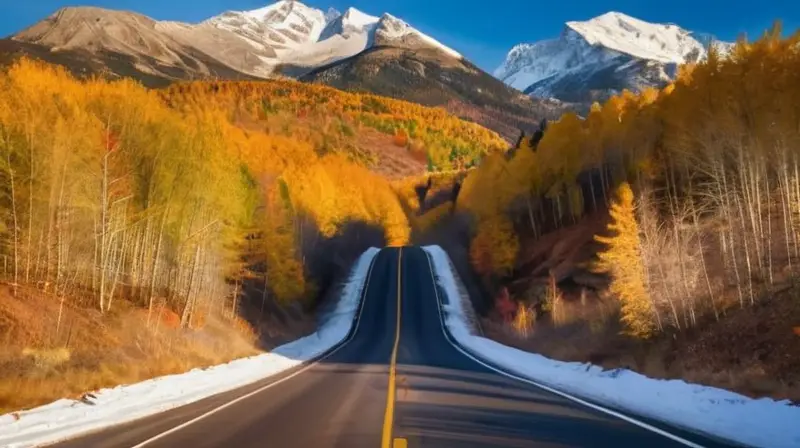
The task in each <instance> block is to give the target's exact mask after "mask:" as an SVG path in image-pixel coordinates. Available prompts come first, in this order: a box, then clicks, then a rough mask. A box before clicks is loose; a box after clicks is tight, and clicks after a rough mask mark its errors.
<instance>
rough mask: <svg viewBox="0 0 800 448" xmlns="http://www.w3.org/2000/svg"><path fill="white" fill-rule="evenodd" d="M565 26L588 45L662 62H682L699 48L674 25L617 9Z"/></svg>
mask: <svg viewBox="0 0 800 448" xmlns="http://www.w3.org/2000/svg"><path fill="white" fill-rule="evenodd" d="M566 26H567V28H568V29H571V30H573V31H575V32H576V33H578V34H579V35H581V36H582V37H583V38H584V39H585V40H586V41H587V42H588V43H589V44H590V45H600V46H603V47H606V48H609V49H611V50H615V51H618V52H620V53H624V54H628V55H631V56H634V57H638V58H642V59H647V60H652V61H658V62H663V63H682V62H684V59H685V55H686V54H687V53H689V52H691V51H693V50H697V49H698V47H702V46H701V45H700V44H699V42H697V40H695V39H693V38H692V37H691V33H689V32H688V31H686V30H684V29H683V28H681V27H679V26H677V25H674V24H662V23H650V22H645V21H644V20H640V19H637V18H635V17H631V16H629V15H626V14H623V13H621V12H616V11H612V12H607V13H605V14H603V15H600V16H597V17H595V18H592V19H589V20H587V21H584V22H567V24H566ZM700 49H702V48H700Z"/></svg>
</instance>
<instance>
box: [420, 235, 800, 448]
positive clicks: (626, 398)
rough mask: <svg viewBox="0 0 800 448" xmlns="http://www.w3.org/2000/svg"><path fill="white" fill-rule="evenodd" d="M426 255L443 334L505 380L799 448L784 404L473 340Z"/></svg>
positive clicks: (440, 260)
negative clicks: (439, 293) (438, 291)
mask: <svg viewBox="0 0 800 448" xmlns="http://www.w3.org/2000/svg"><path fill="white" fill-rule="evenodd" d="M424 249H425V251H426V252H427V253H428V254H429V255H430V257H431V260H432V263H433V266H434V270H435V272H436V277H437V282H438V284H439V286H440V287H441V288H442V290H443V291H444V293H445V297H443V298H442V301H443V302H446V303H443V304H442V308H443V311H444V313H445V322H446V325H447V329H448V331H449V333H450V334H451V335H452V336H453V338H454V339H455V340H456V341H457V342H458V344H459V345H460V346H461V347H462V348H463V349H465V350H467V351H469V352H470V353H472V354H473V355H474V356H476V357H478V358H480V359H483V360H485V361H486V362H489V363H491V364H493V365H495V366H498V367H500V368H502V369H505V370H506V371H508V372H509V373H513V374H515V375H519V376H521V377H525V378H529V379H531V380H532V381H535V382H538V383H540V384H542V385H545V386H548V387H551V388H553V389H556V390H559V391H563V392H565V393H568V394H572V395H574V396H576V397H579V398H581V399H584V400H587V401H590V402H594V403H602V404H603V405H605V406H609V407H611V408H613V409H620V410H624V411H627V412H629V413H630V414H631V415H639V416H642V417H647V418H652V419H654V420H659V421H662V422H665V423H668V424H671V425H674V426H676V427H681V428H687V429H692V430H695V431H698V432H701V433H705V434H709V435H712V436H716V437H721V438H724V439H728V440H735V441H738V442H740V443H744V444H747V445H752V446H760V447H771V448H783V447H786V448H789V447H797V446H800V424H798V422H800V407H797V406H792V405H791V403H790V402H789V401H788V400H783V401H776V400H772V399H769V398H762V399H752V398H748V397H745V396H743V395H739V394H737V393H734V392H730V391H727V390H723V389H717V388H714V387H708V386H702V385H699V384H690V383H686V382H684V381H680V380H658V379H653V378H648V377H646V376H644V375H640V374H638V373H636V372H632V371H630V370H625V369H614V370H603V369H602V368H600V367H598V366H595V365H592V364H585V363H576V362H561V361H555V360H552V359H548V358H545V357H544V356H541V355H537V354H534V353H529V352H525V351H522V350H517V349H514V348H511V347H508V346H505V345H502V344H499V343H497V342H495V341H492V340H490V339H487V338H483V337H480V336H477V335H475V333H474V331H472V330H471V328H470V325H469V318H468V314H467V311H466V310H467V309H469V307H471V305H470V302H469V300H468V298H467V299H465V298H464V296H463V295H462V294H460V293H459V290H458V286H457V285H458V282H457V274H455V273H454V270H453V269H452V268H451V263H450V258H449V257H448V256H447V253H445V252H444V250H442V248H441V247H439V246H427V247H425V248H424Z"/></svg>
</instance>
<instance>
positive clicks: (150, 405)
mask: <svg viewBox="0 0 800 448" xmlns="http://www.w3.org/2000/svg"><path fill="white" fill-rule="evenodd" d="M377 253H378V249H375V248H371V249H369V250H367V251H366V252H364V254H362V255H361V257H360V258H359V259H358V261H357V262H356V264H355V266H354V267H353V269H352V271H351V273H350V278H349V279H348V281H347V283H346V284H345V286H344V289H343V291H342V294H341V298H340V299H339V302H338V304H337V305H336V307H335V309H334V311H333V312H332V313H331V314H330V315H329V316H326V319H325V320H324V321H322V322H321V323H320V326H319V328H318V330H317V332H316V333H314V334H311V335H309V336H306V337H304V338H302V339H298V340H296V341H294V342H290V343H288V344H286V345H282V346H280V347H278V348H276V349H275V350H273V351H272V352H270V353H264V354H262V355H258V356H253V357H250V358H244V359H238V360H235V361H231V362H229V363H227V364H222V365H218V366H214V367H211V368H208V369H205V370H201V369H195V370H192V371H190V372H187V373H183V374H179V375H169V376H164V377H159V378H155V379H152V380H148V381H143V382H141V383H136V384H131V385H126V386H118V387H115V388H112V389H103V390H101V391H99V392H97V393H95V394H94V395H95V397H96V398H95V399H93V400H92V403H93V404H91V405H89V404H84V403H82V402H79V401H75V400H66V399H63V400H58V401H56V402H53V403H50V404H48V405H45V406H41V407H38V408H34V409H31V410H28V411H23V412H19V413H17V414H16V415H12V414H6V415H4V416H0V446H3V447H9V448H10V447H14V448H16V447H27V446H36V445H41V444H46V443H53V442H56V441H59V440H63V439H66V438H70V437H74V436H77V435H79V434H82V433H86V432H90V431H93V430H96V429H99V428H103V427H106V426H111V425H115V424H119V423H124V422H128V421H132V420H135V419H138V418H142V417H145V416H148V415H152V414H156V413H159V412H163V411H166V410H168V409H172V408H175V407H178V406H182V405H185V404H188V403H192V402H194V401H197V400H200V399H203V398H206V397H209V396H211V395H215V394H218V393H221V392H225V391H229V390H233V389H236V388H238V387H241V386H245V385H247V384H250V383H253V382H256V381H258V380H261V379H264V378H266V377H268V376H270V375H274V374H276V373H280V372H282V371H284V370H287V369H290V368H292V367H295V366H297V365H299V364H302V363H303V362H305V361H309V360H311V359H313V358H315V357H318V356H320V355H322V354H323V353H324V352H326V351H328V350H330V349H331V348H332V347H334V346H335V345H337V344H338V343H340V342H342V341H343V340H344V339H345V338H346V337H347V335H348V333H349V332H350V329H351V327H352V325H353V320H354V318H355V315H356V312H357V311H358V309H359V305H360V300H361V295H362V294H361V292H362V290H363V287H364V282H365V281H366V278H367V275H368V271H369V267H370V264H371V263H372V260H373V258H375V255H376V254H377Z"/></svg>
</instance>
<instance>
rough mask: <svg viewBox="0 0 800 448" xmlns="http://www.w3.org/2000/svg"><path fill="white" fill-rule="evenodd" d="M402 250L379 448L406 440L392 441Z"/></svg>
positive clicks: (402, 445)
mask: <svg viewBox="0 0 800 448" xmlns="http://www.w3.org/2000/svg"><path fill="white" fill-rule="evenodd" d="M402 279H403V248H402V247H401V248H400V251H399V255H398V257H397V324H396V330H395V334H394V347H393V348H392V359H391V361H390V363H389V392H388V396H387V398H386V412H385V413H384V414H383V437H382V438H381V448H406V446H408V442H407V441H406V439H401V438H397V439H394V440H392V426H393V425H394V400H395V386H396V383H397V349H398V347H399V346H400V303H401V299H402V297H403V289H402V283H403V282H402Z"/></svg>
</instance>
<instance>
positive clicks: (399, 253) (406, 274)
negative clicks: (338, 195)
mask: <svg viewBox="0 0 800 448" xmlns="http://www.w3.org/2000/svg"><path fill="white" fill-rule="evenodd" d="M439 306H440V304H439V303H438V294H437V290H436V286H435V283H434V277H433V274H432V272H431V268H430V264H429V262H428V258H427V254H426V253H425V252H424V251H423V250H422V249H419V248H408V247H407V248H403V249H400V248H386V249H383V250H382V251H381V252H380V253H379V254H378V255H377V256H376V257H375V260H374V261H373V265H372V267H371V272H370V275H369V280H368V284H367V286H366V288H365V291H364V298H363V301H362V306H361V310H360V313H359V316H358V318H357V321H356V325H354V329H353V331H352V332H351V334H350V335H349V337H348V339H347V340H346V341H345V342H344V343H343V344H342V345H340V346H339V347H338V348H337V349H335V350H334V351H333V352H331V353H329V355H327V357H325V358H323V359H321V360H319V361H318V362H316V363H314V364H310V365H307V366H303V367H298V368H297V369H294V370H292V371H289V372H284V373H283V374H281V375H278V376H276V377H271V378H269V379H267V380H264V381H262V382H260V383H256V384H252V385H250V386H247V387H245V388H242V389H238V390H235V391H231V392H228V393H224V394H220V395H216V396H214V397H210V398H207V399H205V400H201V401H199V402H196V403H193V404H190V405H187V406H183V407H181V408H177V409H174V410H171V411H168V412H165V413H162V414H158V415H155V416H152V417H148V418H144V419H141V420H137V421H135V422H132V423H128V424H123V425H119V426H115V427H112V428H108V429H106V430H103V431H100V432H97V433H94V434H90V435H87V436H84V437H81V438H78V439H73V440H70V441H67V442H63V443H60V444H58V445H56V446H58V447H63V448H67V447H98V448H106V447H108V448H111V447H113V448H116V447H126V448H128V447H152V448H162V447H197V448H204V447H232V448H233V447H242V448H249V447H253V448H255V447H259V448H261V447H275V448H315V447H344V448H360V447H370V448H377V447H383V448H386V447H393V448H403V447H606V446H607V447H636V448H638V447H676V446H678V447H680V446H695V447H696V446H704V447H720V446H726V445H725V444H724V443H722V442H718V441H715V440H711V439H708V438H704V437H702V436H698V435H694V434H691V433H687V432H684V431H680V430H677V429H674V428H669V427H666V426H663V425H658V424H656V423H654V422H646V423H645V425H644V426H648V425H652V426H654V427H656V428H658V429H656V430H655V431H654V430H653V429H652V428H651V429H646V428H643V427H642V426H640V425H637V424H632V423H629V422H627V421H625V420H622V419H620V418H617V417H614V416H611V415H609V414H606V413H604V412H600V411H597V410H594V409H591V408H589V407H585V406H583V405H580V404H578V403H575V402H573V401H570V400H568V399H566V398H562V397H561V396H558V395H554V394H552V393H550V392H547V391H544V390H542V389H540V388H538V387H536V386H534V385H532V384H528V383H525V382H522V381H517V380H515V379H512V378H510V377H508V376H505V375H503V374H500V373H498V372H497V371H495V370H494V369H491V368H489V367H487V366H486V365H484V364H483V363H479V362H477V361H476V360H474V359H472V358H470V357H468V356H466V355H465V354H464V353H462V352H461V351H460V350H458V349H457V348H456V347H455V346H454V345H453V344H452V343H451V342H450V341H449V339H448V337H447V335H446V333H445V332H444V331H443V323H442V320H441V314H440V310H439ZM659 432H661V433H659ZM664 433H667V435H665V434H664Z"/></svg>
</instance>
